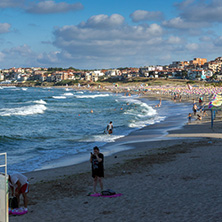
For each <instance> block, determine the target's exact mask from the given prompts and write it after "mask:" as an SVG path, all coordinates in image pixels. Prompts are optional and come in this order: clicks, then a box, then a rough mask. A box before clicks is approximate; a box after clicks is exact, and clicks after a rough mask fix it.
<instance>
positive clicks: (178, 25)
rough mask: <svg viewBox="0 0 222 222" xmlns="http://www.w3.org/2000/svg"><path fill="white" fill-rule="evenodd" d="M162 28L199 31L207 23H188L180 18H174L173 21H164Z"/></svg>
mask: <svg viewBox="0 0 222 222" xmlns="http://www.w3.org/2000/svg"><path fill="white" fill-rule="evenodd" d="M162 24H163V26H165V27H168V28H174V29H180V30H182V29H184V30H185V29H186V30H187V29H194V28H196V29H200V28H203V27H206V26H208V23H206V22H190V21H186V20H185V19H183V18H181V17H176V18H173V19H170V20H169V21H164V22H163V23H162Z"/></svg>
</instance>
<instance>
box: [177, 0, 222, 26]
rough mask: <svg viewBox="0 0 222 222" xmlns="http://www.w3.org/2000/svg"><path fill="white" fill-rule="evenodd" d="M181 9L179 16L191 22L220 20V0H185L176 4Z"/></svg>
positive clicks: (221, 8)
mask: <svg viewBox="0 0 222 222" xmlns="http://www.w3.org/2000/svg"><path fill="white" fill-rule="evenodd" d="M176 7H177V8H178V9H179V10H180V11H181V13H180V16H181V17H182V18H184V19H186V20H188V21H193V22H201V23H202V22H205V23H212V22H222V1H221V0H209V1H206V0H198V1H192V0H188V1H187V0H186V1H183V2H181V3H178V4H176Z"/></svg>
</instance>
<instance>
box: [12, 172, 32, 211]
mask: <svg viewBox="0 0 222 222" xmlns="http://www.w3.org/2000/svg"><path fill="white" fill-rule="evenodd" d="M8 182H9V186H10V188H11V192H12V196H14V195H15V196H16V198H17V201H18V207H19V201H20V195H21V194H22V196H23V200H24V207H25V209H24V210H26V211H28V209H27V205H28V198H27V193H28V191H29V188H28V178H27V177H26V176H24V175H22V174H20V173H13V174H10V175H9V177H8Z"/></svg>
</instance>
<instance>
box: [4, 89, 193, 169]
mask: <svg viewBox="0 0 222 222" xmlns="http://www.w3.org/2000/svg"><path fill="white" fill-rule="evenodd" d="M158 103H159V101H155V100H149V99H147V98H140V97H139V96H138V95H131V96H129V95H127V94H121V93H120V94H115V93H110V92H97V91H89V90H81V88H80V89H79V90H74V89H72V88H65V87H64V88H50V87H46V88H40V87H39V88H36V87H27V88H25V87H12V86H8V87H4V86H1V87H0V153H5V152H6V153H7V165H8V167H7V168H8V173H12V172H20V173H24V172H30V171H34V170H39V169H44V166H47V165H50V163H56V162H59V160H62V159H63V160H64V159H69V160H72V158H73V162H72V161H71V162H72V163H75V161H77V160H78V158H79V159H81V158H82V157H83V156H84V158H86V157H87V158H88V156H89V153H90V152H91V151H92V149H93V147H94V146H98V147H100V148H101V147H104V146H105V145H106V144H112V143H115V142H117V141H119V140H121V139H123V138H125V141H126V140H127V136H128V135H130V134H132V133H133V132H137V131H138V130H141V129H143V128H144V127H147V126H150V125H156V126H158V124H163V123H166V125H167V126H170V128H171V129H175V128H178V127H182V126H183V125H184V124H186V122H187V116H188V113H189V112H191V106H190V104H185V103H174V102H173V101H165V100H164V101H162V106H161V107H160V108H157V107H155V106H156V105H157V104H158ZM110 121H112V122H113V125H114V130H113V134H112V135H109V134H107V132H106V126H107V124H108V123H109V122H110ZM167 121H168V122H169V124H168V123H167ZM164 133H166V129H164V131H162V134H161V135H158V136H157V137H161V136H162V135H163V134H164ZM152 139H153V137H152ZM156 139H158V138H156ZM110 147H112V146H110ZM110 149H111V148H110ZM118 151H119V150H118ZM80 157H81V158H80ZM84 158H83V159H82V160H86V159H84ZM0 161H1V160H0ZM77 162H78V161H77ZM51 166H52V164H51ZM53 166H55V165H53Z"/></svg>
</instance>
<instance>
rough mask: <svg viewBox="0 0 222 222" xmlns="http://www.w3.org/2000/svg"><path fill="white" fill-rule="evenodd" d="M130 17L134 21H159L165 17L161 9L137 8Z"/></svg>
mask: <svg viewBox="0 0 222 222" xmlns="http://www.w3.org/2000/svg"><path fill="white" fill-rule="evenodd" d="M130 17H131V18H132V20H133V21H134V22H140V21H159V20H162V19H163V17H164V16H163V13H162V12H160V11H155V12H152V11H145V10H136V11H135V12H133V13H132V14H131V15H130Z"/></svg>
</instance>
